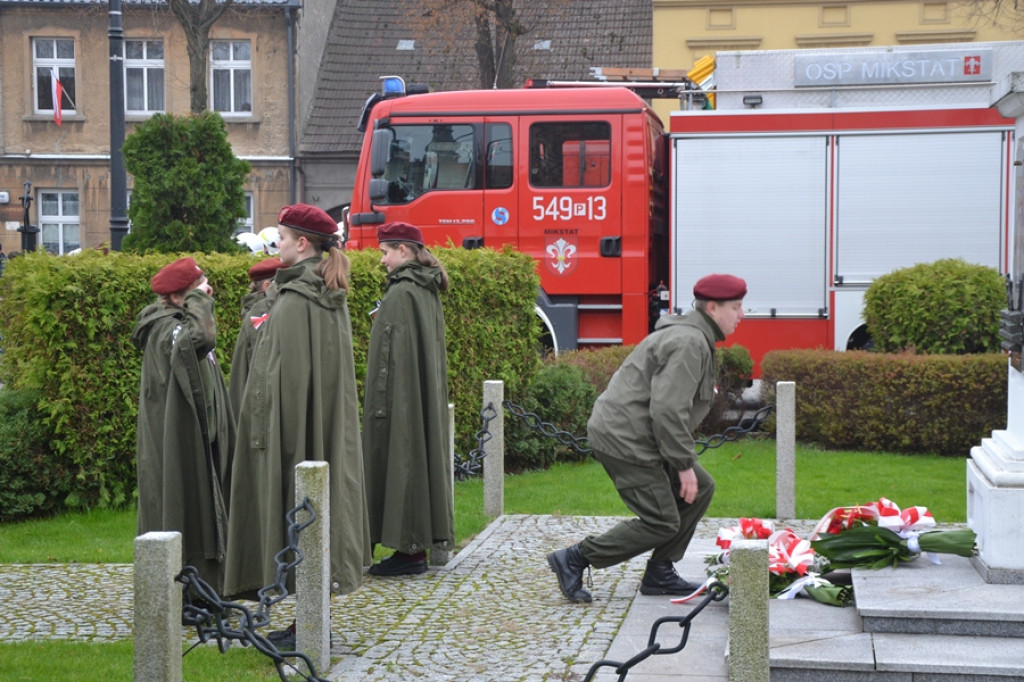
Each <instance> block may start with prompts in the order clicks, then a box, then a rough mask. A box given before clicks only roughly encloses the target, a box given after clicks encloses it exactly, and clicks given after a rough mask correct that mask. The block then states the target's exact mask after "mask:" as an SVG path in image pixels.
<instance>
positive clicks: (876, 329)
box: [864, 258, 1006, 353]
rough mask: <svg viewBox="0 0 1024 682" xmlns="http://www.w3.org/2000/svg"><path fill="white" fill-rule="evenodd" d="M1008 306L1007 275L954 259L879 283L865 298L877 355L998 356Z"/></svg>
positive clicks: (918, 267)
mask: <svg viewBox="0 0 1024 682" xmlns="http://www.w3.org/2000/svg"><path fill="white" fill-rule="evenodd" d="M1005 307H1006V284H1005V282H1004V280H1003V277H1002V275H1000V274H999V273H998V272H996V271H995V270H994V269H992V268H989V267H985V266H982V265H972V264H970V263H967V262H965V261H963V260H960V259H953V258H949V259H945V260H940V261H936V262H934V263H922V264H920V265H915V266H913V267H910V268H903V269H901V270H895V271H893V272H890V273H889V274H887V275H883V276H881V277H879V278H878V279H876V280H875V281H874V282H873V283H872V284H871V286H870V287H869V288H868V290H867V293H866V294H865V295H864V320H865V321H866V323H867V328H868V333H869V334H871V338H872V340H873V341H874V344H875V347H874V350H878V351H882V352H896V351H901V350H908V349H910V350H916V351H917V352H918V353H994V352H996V351H998V350H999V311H1000V310H1001V309H1002V308H1005Z"/></svg>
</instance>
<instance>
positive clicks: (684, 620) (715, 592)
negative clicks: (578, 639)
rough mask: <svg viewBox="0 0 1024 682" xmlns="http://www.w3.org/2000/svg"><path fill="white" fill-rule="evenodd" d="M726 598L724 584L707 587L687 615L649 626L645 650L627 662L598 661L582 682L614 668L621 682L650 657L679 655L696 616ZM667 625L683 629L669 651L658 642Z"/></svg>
mask: <svg viewBox="0 0 1024 682" xmlns="http://www.w3.org/2000/svg"><path fill="white" fill-rule="evenodd" d="M727 596H729V588H728V587H726V586H725V584H724V583H721V582H717V581H716V582H713V583H711V584H710V585H709V586H708V591H707V594H705V595H704V598H703V599H702V600H701V601H699V602H697V606H696V607H694V609H693V610H692V611H690V612H689V613H688V614H686V615H685V616H665V617H663V618H659V619H658V620H656V621H654V624H653V625H652V626H651V634H650V636H649V637H648V638H647V648H645V649H643V650H642V651H640V652H639V653H637V654H635V655H634V656H633V657H632V658H630V659H629V660H628V661H625V662H622V663H620V662H618V661H610V660H607V659H606V660H601V661H598V662H597V663H595V664H594V665H592V666H590V670H588V671H587V676H586V677H584V678H583V682H591V680H593V679H594V675H596V674H597V672H598V670H600V669H601V668H614V669H615V672H616V674H618V676H619V677H618V680H619V682H622V680H625V679H626V675H628V674H629V671H630V670H632V669H633V668H634V667H635V666H636V665H637V664H638V663H640V662H641V661H644V660H646V659H648V658H650V657H651V656H664V655H667V654H675V653H679V652H680V651H682V650H683V649H684V648H685V647H686V642H687V640H688V639H689V637H690V625H691V624H692V623H693V619H694V618H696V617H697V614H699V613H700V612H701V611H703V610H704V607H705V606H707V605H708V604H710V603H711V602H713V601H722V600H723V599H725V598H726V597H727ZM669 623H677V624H678V625H679V627H681V628H682V629H683V632H682V634H681V635H680V637H679V644H677V645H676V646H674V647H672V648H670V649H665V648H662V646H661V644H660V643H659V642H658V628H660V627H661V626H662V625H667V624H669Z"/></svg>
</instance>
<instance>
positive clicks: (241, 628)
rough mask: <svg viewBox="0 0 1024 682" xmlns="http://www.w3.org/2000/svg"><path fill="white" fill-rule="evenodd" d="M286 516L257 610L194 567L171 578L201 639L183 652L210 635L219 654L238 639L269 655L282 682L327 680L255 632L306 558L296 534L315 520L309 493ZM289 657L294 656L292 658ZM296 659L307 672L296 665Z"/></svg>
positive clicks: (187, 621) (187, 622)
mask: <svg viewBox="0 0 1024 682" xmlns="http://www.w3.org/2000/svg"><path fill="white" fill-rule="evenodd" d="M300 511H305V512H307V513H308V514H309V519H308V520H307V521H305V522H302V523H300V522H298V521H297V520H296V516H297V515H298V513H299V512H300ZM285 518H286V519H287V521H288V528H287V531H286V533H287V539H288V544H287V546H286V547H285V548H284V549H282V550H281V551H280V552H278V553H277V554H276V555H274V561H275V563H276V564H277V572H276V573H275V575H274V582H273V583H271V584H270V585H267V586H266V587H263V588H261V589H260V590H259V591H258V592H257V596H258V597H259V606H258V607H257V609H256V611H255V613H253V612H252V611H250V610H249V609H248V608H247V607H245V606H243V605H241V604H238V603H236V602H232V601H224V600H222V599H221V597H220V595H218V594H217V592H216V590H214V589H213V588H212V587H211V586H210V585H209V583H207V582H205V581H204V580H203V579H202V578H200V577H199V572H198V571H197V570H196V568H195V567H193V566H186V567H185V568H184V569H183V570H182V571H181V573H179V574H178V575H177V576H176V577H175V580H177V581H178V582H180V583H181V584H182V614H181V623H182V625H184V626H186V627H195V628H196V633H197V634H198V636H199V641H198V642H197V643H196V644H194V645H192V646H191V647H190V648H189V649H188V650H187V651H185V653H184V654H183V656H185V655H188V653H189V652H190V651H192V649H194V648H196V647H197V646H199V644H204V643H206V642H208V641H210V640H211V639H213V640H216V641H217V646H218V648H219V649H220V651H221V653H224V652H226V651H227V650H228V647H230V646H231V642H232V641H239V642H241V643H242V645H243V646H249V645H252V646H253V647H254V648H255V649H256V650H257V651H259V652H260V653H262V654H264V655H265V656H269V657H270V659H271V660H273V661H274V666H275V667H276V668H277V672H278V674H279V675H280V676H281V680H282V681H283V682H288V680H289V679H290V677H289V676H290V675H299V676H300V677H301V678H302V679H303V680H306V682H327V680H325V679H324V678H321V677H318V676H317V672H316V667H315V666H314V665H313V662H312V661H311V660H310V659H309V657H308V656H307V655H306V654H303V653H300V652H297V651H285V652H282V651H280V650H279V649H278V648H277V646H275V644H274V643H273V642H271V641H270V640H269V639H267V637H266V636H264V635H263V634H262V633H260V632H258V630H259V629H261V628H264V627H266V626H267V625H268V624H269V623H270V608H271V607H272V606H274V605H275V604H277V603H278V602H280V601H281V600H283V599H284V598H285V597H287V596H288V587H287V582H286V581H287V579H288V574H289V573H290V572H291V571H292V570H293V569H294V568H295V567H296V566H297V565H298V564H299V563H301V562H302V560H303V558H304V557H303V553H302V551H301V550H299V533H300V532H302V531H303V530H304V529H305V528H307V527H308V526H309V525H310V524H312V523H313V522H314V521H315V520H316V512H315V511H314V510H313V505H312V504H311V503H310V501H309V498H306V499H305V500H304V501H303V502H302V504H300V505H299V506H297V507H295V508H294V509H292V510H290V511H289V512H288V513H287V514H285ZM289 557H291V559H290V560H289ZM235 621H237V622H238V626H237V627H234V626H233V625H232V623H233V622H235ZM289 659H295V660H294V662H292V661H290V660H289ZM300 664H301V665H303V666H304V669H305V670H306V672H303V669H301V668H300V667H299V665H300Z"/></svg>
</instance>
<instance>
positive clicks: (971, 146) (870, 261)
mask: <svg viewBox="0 0 1024 682" xmlns="http://www.w3.org/2000/svg"><path fill="white" fill-rule="evenodd" d="M1004 155H1005V152H1004V142H1003V136H1002V134H1001V133H999V132H943V133H911V134H907V133H902V134H877V133H876V134H871V135H854V134H845V135H842V136H840V138H839V151H838V169H839V170H838V185H837V188H836V194H837V207H838V211H837V216H838V217H837V223H836V231H837V239H836V242H837V249H836V274H837V275H838V276H839V277H841V278H842V284H863V283H868V282H870V281H871V280H873V279H874V278H876V277H878V276H879V275H883V274H886V273H888V272H891V271H893V270H896V269H898V268H903V267H908V266H911V265H914V264H917V263H930V262H933V261H936V260H939V259H941V258H963V259H964V260H966V261H967V262H969V263H978V264H981V265H988V266H991V267H994V268H997V269H998V268H999V265H1000V262H1001V258H1000V256H1001V243H1002V234H1001V233H1002V226H1003V218H1002V216H1001V215H1000V207H1001V206H1002V205H1003V202H1002V200H1001V198H1000V197H1001V195H1002V192H1003V191H1004V188H1003V182H1002V178H1001V173H1002V168H1003V156H1004Z"/></svg>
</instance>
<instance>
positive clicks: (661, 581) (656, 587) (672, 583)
mask: <svg viewBox="0 0 1024 682" xmlns="http://www.w3.org/2000/svg"><path fill="white" fill-rule="evenodd" d="M698 589H700V583H691V582H689V581H686V580H683V579H682V578H680V577H679V574H678V573H676V567H675V566H674V565H673V564H672V562H671V561H656V560H654V559H650V560H649V561H648V562H647V570H646V571H644V579H643V580H642V581H641V582H640V594H671V595H676V596H685V595H688V594H693V593H694V592H696V591H697V590H698Z"/></svg>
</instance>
